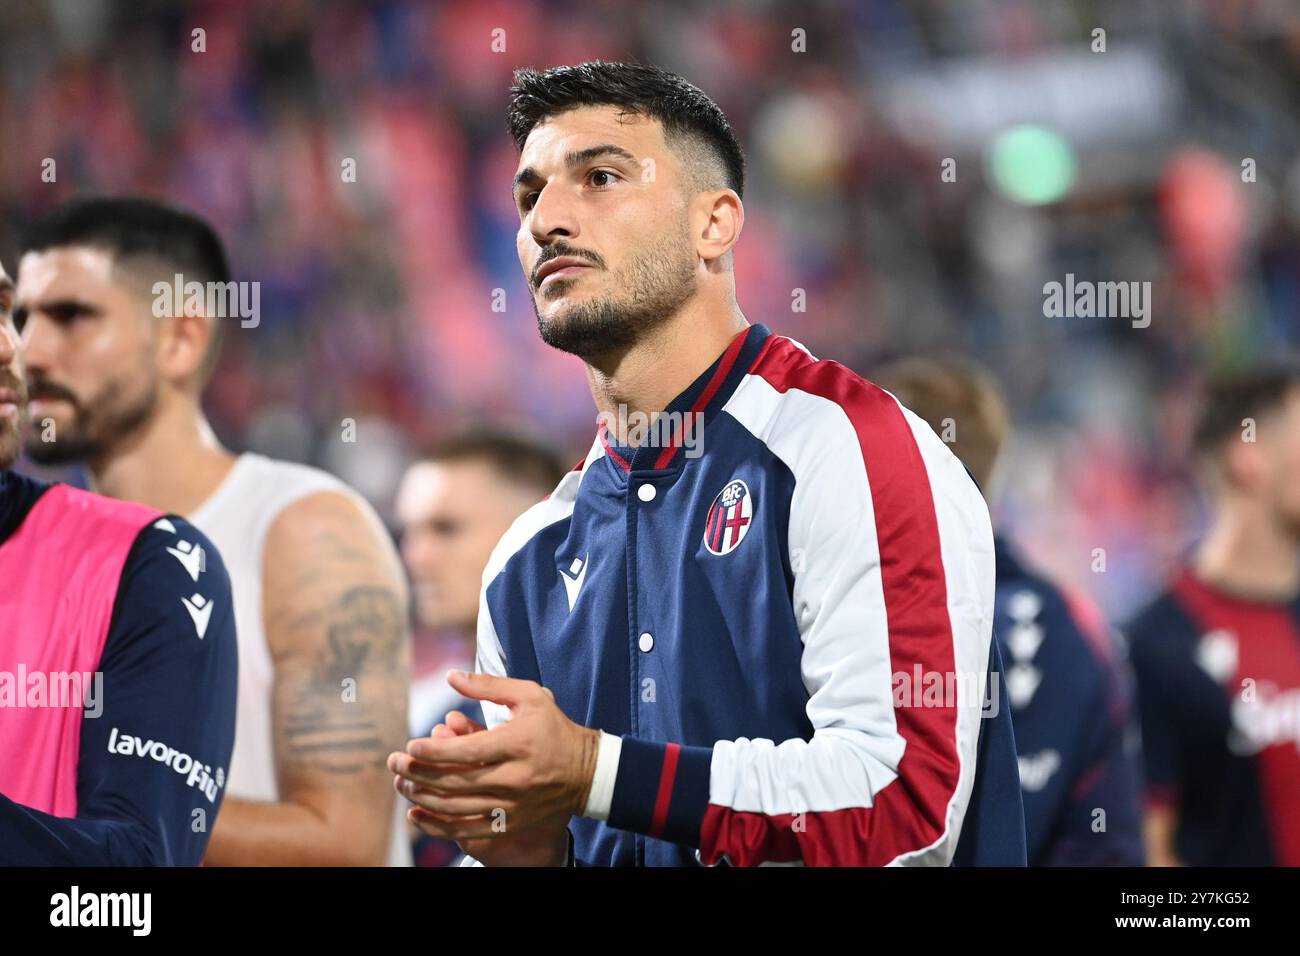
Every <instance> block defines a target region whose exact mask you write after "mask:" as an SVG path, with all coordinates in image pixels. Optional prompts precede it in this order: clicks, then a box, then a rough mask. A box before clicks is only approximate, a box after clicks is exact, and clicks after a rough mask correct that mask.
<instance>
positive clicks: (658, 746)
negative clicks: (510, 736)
mask: <svg viewBox="0 0 1300 956" xmlns="http://www.w3.org/2000/svg"><path fill="white" fill-rule="evenodd" d="M694 416H698V417H694ZM665 423H666V426H667V427H665ZM674 423H676V426H677V430H676V431H675V432H674V431H671V430H670V429H671V427H672V426H673V424H674ZM691 423H698V428H697V431H696V433H694V439H695V440H694V441H690V440H687V439H688V437H689V436H690V434H691V433H688V432H687V428H688V427H692V425H691ZM657 427H659V429H660V430H659V432H658V434H657V436H655V435H649V434H647V435H645V436H643V440H641V441H640V442H638V443H637V447H629V446H620V445H618V444H615V443H614V441H613V440H612V436H611V435H610V434H609V432H608V430H607V429H605V428H604V427H602V428H600V429H599V430H598V434H597V436H596V439H595V440H594V441H593V443H592V446H591V449H590V452H589V453H588V455H587V456H586V459H585V460H584V461H583V462H582V464H581V465H580V466H579V467H578V468H577V469H575V470H574V471H573V472H571V473H570V474H569V475H568V476H566V477H565V478H564V479H563V480H562V481H561V482H560V484H559V485H558V487H557V488H556V490H555V492H554V493H553V494H552V495H550V497H549V498H547V500H546V501H544V502H541V503H539V504H538V505H536V506H534V507H533V508H532V509H530V510H529V511H528V512H526V513H525V514H524V515H523V516H521V517H520V518H519V519H518V520H517V521H516V522H515V524H514V525H513V526H512V528H511V529H510V531H509V532H507V534H506V535H505V537H504V538H503V539H502V541H501V542H500V544H499V545H498V546H497V549H496V551H495V553H494V555H493V557H492V560H491V561H490V563H489V565H488V568H487V570H486V572H485V575H484V590H483V594H482V605H481V608H480V613H479V633H478V661H477V663H478V668H479V669H480V670H481V671H483V672H486V673H491V674H496V675H502V676H509V677H514V678H523V679H528V680H533V681H537V682H539V683H540V684H542V685H544V686H545V687H547V688H549V689H550V690H551V691H552V692H553V693H554V694H555V700H556V703H557V704H558V705H559V707H560V708H561V709H562V710H563V711H564V712H565V714H566V715H568V716H569V717H570V718H571V719H572V720H574V721H576V722H578V723H580V724H583V725H584V726H588V727H593V728H598V729H600V730H602V731H603V732H604V735H603V737H602V745H601V754H600V758H599V760H598V762H597V770H596V780H595V781H594V782H593V788H592V789H593V792H592V801H591V802H590V803H589V804H588V807H587V813H586V814H585V815H584V816H582V817H580V818H575V819H574V820H573V821H572V822H571V825H570V830H571V833H572V835H573V847H574V857H575V862H577V863H578V864H584V865H669V866H675V865H697V863H702V864H705V865H712V864H716V863H718V862H721V861H724V860H725V861H728V862H730V863H732V864H737V865H749V864H760V863H769V864H775V863H806V864H822V865H824V864H849V865H884V864H908V865H948V864H950V863H953V862H958V863H974V864H979V863H1003V864H1021V865H1023V863H1024V859H1025V856H1024V854H1025V848H1024V820H1023V813H1022V809H1021V801H1020V782H1019V779H1018V778H1017V773H1016V761H1015V743H1014V739H1013V737H1012V733H1011V726H1010V720H1009V714H1008V713H1007V711H1006V709H1005V708H1002V709H1001V711H1000V712H998V713H997V714H996V715H992V714H991V715H990V719H982V713H983V707H982V704H983V702H984V700H985V695H986V691H987V690H988V687H989V685H990V683H991V682H990V672H991V671H992V670H993V669H995V668H996V666H997V654H996V648H995V645H994V643H993V640H992V622H993V594H994V554H993V535H992V530H991V527H990V523H989V517H988V512H987V509H986V507H985V504H984V500H983V498H982V497H981V495H980V492H979V490H978V489H977V488H976V486H975V484H974V482H973V481H972V480H971V478H970V476H969V475H968V474H967V472H966V470H965V469H964V468H963V466H962V465H961V463H960V462H959V461H958V460H957V459H956V458H955V457H954V456H953V455H952V454H951V453H950V451H949V450H948V448H947V447H945V446H944V444H943V442H941V441H940V440H939V438H938V437H937V436H935V435H934V433H933V432H932V431H931V430H930V429H929V427H928V426H927V425H926V424H925V423H924V422H923V421H921V420H920V419H919V418H917V417H916V416H915V415H913V414H912V413H910V412H908V411H906V410H905V409H903V408H902V407H901V406H900V405H899V403H898V402H897V401H896V400H895V399H894V398H893V396H891V395H890V394H889V393H887V392H885V391H883V390H882V389H880V388H878V387H876V386H875V385H872V384H871V383H870V382H867V381H866V380H864V379H862V378H860V377H859V376H857V375H855V374H854V373H852V372H851V371H849V370H848V369H846V368H845V367H844V366H842V365H839V364H838V363H835V362H830V361H819V360H817V359H815V358H814V357H813V356H812V355H810V354H809V353H808V352H807V351H806V350H805V349H804V348H803V347H802V346H800V345H799V344H797V343H795V342H793V341H791V340H790V339H787V338H783V337H781V336H777V335H772V334H770V333H769V332H768V330H767V329H766V328H764V327H763V326H761V325H755V326H751V327H749V328H747V329H746V330H745V331H744V332H742V333H741V334H739V335H737V336H736V337H735V339H734V340H733V341H732V342H731V343H730V345H729V346H728V348H727V349H726V350H725V351H724V352H723V354H722V355H720V356H719V357H718V358H717V360H716V361H715V362H714V363H713V364H712V366H711V367H710V368H708V369H707V370H705V371H704V372H703V373H702V374H701V375H700V376H699V377H698V379H697V380H696V381H695V382H694V383H693V384H692V385H691V386H690V387H688V388H687V389H686V390H685V391H684V392H683V393H682V394H681V395H680V396H678V397H677V398H676V399H675V400H674V401H673V402H672V403H671V404H670V405H669V406H668V408H667V409H666V410H665V412H664V413H663V416H661V419H660V420H659V426H657ZM665 436H668V438H670V439H672V440H663V439H665ZM629 444H631V443H629ZM484 713H485V717H486V718H487V721H488V723H489V724H491V725H495V724H497V723H499V722H500V721H501V720H504V719H507V718H508V713H507V712H506V711H505V709H504V708H502V707H500V706H499V705H495V704H491V703H485V704H484ZM959 841H960V843H961V847H960V848H959Z"/></svg>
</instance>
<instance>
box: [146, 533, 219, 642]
mask: <svg viewBox="0 0 1300 956" xmlns="http://www.w3.org/2000/svg"><path fill="white" fill-rule="evenodd" d="M153 526H154V527H155V528H157V529H158V530H159V531H167V532H169V533H171V534H176V533H177V532H176V525H174V524H172V523H171V522H170V521H168V520H167V519H166V518H159V519H158V520H157V521H155V522H154V523H153ZM167 553H168V554H170V555H171V556H172V557H173V558H175V559H176V560H177V561H179V562H180V563H181V567H183V568H184V569H185V573H186V574H188V575H189V576H190V580H191V581H195V582H197V581H198V580H199V575H200V574H202V573H203V572H204V571H206V570H207V569H208V566H207V561H206V560H204V558H205V555H204V552H203V545H201V544H195V543H194V542H192V541H185V540H181V541H178V542H176V547H174V548H168V549H167ZM181 604H183V605H185V610H186V611H188V612H189V615H190V620H191V621H193V622H194V633H195V634H197V635H198V637H199V640H200V641H201V640H203V637H204V635H205V634H207V633H208V622H209V621H210V620H212V602H211V601H209V600H208V599H207V598H205V597H204V596H203V595H202V594H200V593H199V592H198V591H195V592H194V593H193V594H191V595H190V596H189V597H182V598H181Z"/></svg>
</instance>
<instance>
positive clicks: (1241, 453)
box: [1223, 435, 1267, 489]
mask: <svg viewBox="0 0 1300 956" xmlns="http://www.w3.org/2000/svg"><path fill="white" fill-rule="evenodd" d="M1264 457H1265V456H1264V450H1263V449H1262V448H1261V447H1260V445H1259V443H1258V442H1254V441H1245V440H1244V439H1243V438H1242V437H1241V436H1240V435H1238V436H1235V437H1231V438H1226V439H1224V442H1223V477H1224V480H1225V481H1226V482H1227V483H1228V484H1229V485H1235V486H1237V487H1239V488H1245V489H1250V488H1255V487H1257V486H1258V484H1259V482H1260V481H1261V480H1263V478H1264V473H1265V471H1266V468H1267V465H1266V462H1265V461H1264Z"/></svg>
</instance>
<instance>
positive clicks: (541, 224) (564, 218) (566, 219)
mask: <svg viewBox="0 0 1300 956" xmlns="http://www.w3.org/2000/svg"><path fill="white" fill-rule="evenodd" d="M528 230H529V232H531V233H532V235H533V240H534V241H535V242H536V243H537V244H538V245H539V246H546V245H548V244H550V243H551V242H554V241H555V240H556V239H574V238H576V237H577V236H578V234H579V232H580V231H581V229H580V227H579V225H578V216H577V204H576V202H575V201H574V200H573V198H572V196H571V195H570V194H569V193H567V192H566V191H565V190H564V189H563V188H562V187H560V186H558V185H550V186H547V187H546V188H544V189H543V190H542V191H541V194H540V195H539V196H538V197H537V202H536V203H534V205H533V209H532V213H531V215H530V216H529V219H528Z"/></svg>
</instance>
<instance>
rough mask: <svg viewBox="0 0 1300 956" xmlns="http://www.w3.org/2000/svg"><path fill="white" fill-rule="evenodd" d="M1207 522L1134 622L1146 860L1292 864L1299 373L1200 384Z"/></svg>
mask: <svg viewBox="0 0 1300 956" xmlns="http://www.w3.org/2000/svg"><path fill="white" fill-rule="evenodd" d="M1196 448H1197V451H1198V454H1199V456H1200V458H1201V460H1202V465H1203V466H1204V475H1205V482H1206V485H1207V487H1208V489H1209V493H1210V497H1211V503H1212V504H1211V507H1212V514H1211V519H1210V525H1209V529H1208V531H1207V533H1206V535H1205V538H1204V540H1203V541H1202V542H1201V543H1200V544H1199V545H1198V546H1197V548H1196V550H1195V552H1194V553H1193V554H1192V556H1191V558H1190V560H1189V561H1188V564H1187V566H1186V567H1185V568H1184V569H1183V570H1182V571H1181V572H1179V573H1178V575H1177V576H1176V577H1175V578H1174V580H1173V582H1172V583H1171V585H1170V587H1169V589H1168V590H1167V591H1165V593H1164V594H1162V595H1160V596H1159V597H1158V598H1157V599H1156V600H1155V601H1154V602H1153V603H1152V604H1151V605H1150V606H1149V607H1148V608H1146V609H1145V610H1144V611H1143V612H1142V613H1141V614H1140V615H1138V617H1137V618H1136V620H1134V622H1133V623H1132V624H1131V625H1130V627H1129V628H1128V636H1129V642H1130V645H1131V654H1132V657H1133V665H1134V669H1135V671H1136V674H1137V679H1138V702H1139V706H1140V709H1141V715H1142V742H1143V753H1144V755H1145V761H1146V777H1147V808H1146V824H1145V830H1146V841H1147V852H1148V856H1149V859H1150V861H1151V862H1152V863H1153V864H1156V865H1165V866H1169V865H1189V866H1232V865H1240V866H1264V865H1269V864H1278V865H1283V866H1300V370H1298V369H1297V368H1296V367H1295V366H1288V367H1285V368H1279V369H1272V370H1266V371H1257V372H1249V373H1243V374H1238V375H1235V376H1232V377H1227V378H1223V379H1221V380H1218V381H1216V382H1215V383H1213V384H1212V386H1211V387H1210V388H1209V390H1208V394H1207V395H1206V398H1205V407H1204V410H1203V412H1202V415H1201V419H1200V422H1199V424H1198V427H1197V432H1196Z"/></svg>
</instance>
